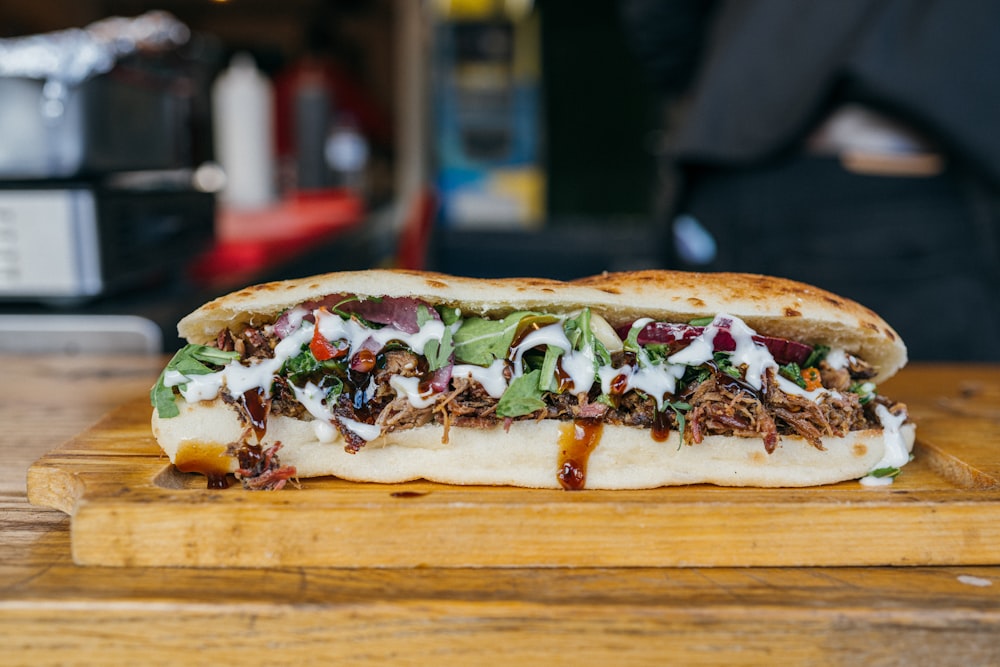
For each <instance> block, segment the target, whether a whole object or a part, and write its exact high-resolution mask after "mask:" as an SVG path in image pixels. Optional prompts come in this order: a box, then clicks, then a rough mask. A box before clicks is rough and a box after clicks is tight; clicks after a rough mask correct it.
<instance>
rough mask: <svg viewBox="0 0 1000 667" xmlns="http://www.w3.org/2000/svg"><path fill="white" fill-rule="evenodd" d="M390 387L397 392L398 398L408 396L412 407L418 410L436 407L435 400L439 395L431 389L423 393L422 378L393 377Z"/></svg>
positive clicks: (390, 379)
mask: <svg viewBox="0 0 1000 667" xmlns="http://www.w3.org/2000/svg"><path fill="white" fill-rule="evenodd" d="M389 386H390V387H392V388H393V389H394V390H395V392H396V395H397V396H406V399H407V400H408V401H409V402H410V405H412V406H413V407H415V408H417V409H422V408H429V407H431V406H432V405H434V398H435V396H436V395H437V392H435V391H434V390H433V389H430V390H428V391H426V392H424V393H421V392H420V378H418V377H403V376H402V375H393V376H392V377H391V378H389Z"/></svg>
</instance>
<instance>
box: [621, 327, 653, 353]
mask: <svg viewBox="0 0 1000 667" xmlns="http://www.w3.org/2000/svg"><path fill="white" fill-rule="evenodd" d="M646 324H648V322H643V323H641V324H640V322H639V321H636V322H634V323H633V324H632V328H631V329H629V330H628V336H626V337H625V340H624V341H622V347H623V349H624V350H625V351H626V352H639V351H640V346H639V334H640V333H642V330H643V329H645V328H646Z"/></svg>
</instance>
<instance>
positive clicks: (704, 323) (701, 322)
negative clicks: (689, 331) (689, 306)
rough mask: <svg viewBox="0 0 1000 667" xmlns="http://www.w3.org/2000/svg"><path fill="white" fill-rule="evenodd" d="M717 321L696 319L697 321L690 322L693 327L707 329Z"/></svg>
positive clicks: (712, 318) (702, 318)
mask: <svg viewBox="0 0 1000 667" xmlns="http://www.w3.org/2000/svg"><path fill="white" fill-rule="evenodd" d="M714 321H715V318H714V317H711V316H709V317H696V318H695V319H693V320H691V321H689V322H688V324H690V325H691V326H693V327H707V326H708V325H709V324H711V323H712V322H714Z"/></svg>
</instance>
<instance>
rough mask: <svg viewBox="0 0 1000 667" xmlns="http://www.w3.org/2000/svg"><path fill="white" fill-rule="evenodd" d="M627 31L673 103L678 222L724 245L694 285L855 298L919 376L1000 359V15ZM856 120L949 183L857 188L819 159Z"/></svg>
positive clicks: (705, 15) (755, 17) (776, 7)
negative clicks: (712, 280) (734, 277)
mask: <svg viewBox="0 0 1000 667" xmlns="http://www.w3.org/2000/svg"><path fill="white" fill-rule="evenodd" d="M623 16H624V18H625V22H626V27H627V28H628V29H629V31H630V35H631V36H632V38H633V42H634V45H635V49H636V52H637V53H638V54H639V55H640V56H641V57H642V58H643V60H644V61H645V63H646V64H647V65H648V66H649V69H650V71H651V72H652V74H653V76H654V78H655V80H656V82H657V83H658V84H660V87H661V88H662V90H663V91H664V93H666V94H667V95H668V96H669V97H670V98H671V99H672V100H673V101H674V106H673V109H672V111H673V115H672V116H671V117H670V120H668V127H667V131H668V134H669V136H670V143H669V147H668V149H667V156H666V157H667V159H668V161H669V164H670V166H672V167H673V172H672V173H673V175H674V177H673V179H672V180H673V183H672V185H673V187H674V188H676V189H677V193H676V196H675V197H674V199H673V201H672V206H671V210H670V215H671V217H673V216H674V215H677V214H687V215H689V216H690V217H691V218H693V219H694V220H696V221H697V222H698V223H700V224H701V225H702V226H703V227H704V228H705V229H707V230H708V232H710V234H711V236H712V237H713V238H714V241H715V243H716V245H717V252H716V253H715V254H714V256H712V257H711V258H707V259H703V260H698V261H694V262H692V260H691V259H690V257H688V258H686V259H687V261H688V263H687V264H685V263H684V260H681V259H679V260H678V261H679V262H680V264H681V266H682V267H683V268H693V269H699V270H706V269H708V270H736V271H753V272H759V273H770V274H776V275H783V276H787V277H791V278H795V279H799V280H804V281H806V282H810V283H814V284H817V285H819V286H821V287H824V288H827V289H830V290H832V291H835V292H838V293H841V294H843V295H845V296H849V297H851V298H854V299H857V300H858V301H860V302H861V303H863V304H865V305H867V306H869V307H871V308H873V309H874V310H876V311H877V312H878V313H879V314H880V315H882V316H883V317H884V318H885V319H886V320H887V321H888V322H889V323H890V324H891V325H893V326H894V327H895V328H896V329H897V330H898V331H899V332H900V334H901V335H902V337H903V339H904V340H905V341H906V343H907V346H908V347H909V350H910V356H911V358H913V359H976V360H1000V298H998V291H1000V270H998V261H1000V260H998V247H997V244H998V236H1000V223H998V220H1000V194H998V193H1000V39H997V37H996V34H997V29H998V26H1000V3H993V2H975V1H972V0H924V1H920V0H912V1H907V0H837V1H835V2H828V1H826V0H732V1H722V0H720V1H716V2H711V1H709V0H673V1H667V2H654V1H650V0H627V1H626V2H624V4H623ZM844 105H858V106H861V107H863V108H865V109H871V110H874V111H877V112H879V113H880V114H882V115H884V116H886V117H888V118H890V119H893V120H894V121H898V122H899V123H900V125H901V126H902V127H904V128H907V129H911V130H914V131H915V132H916V133H917V134H918V135H919V136H920V137H922V138H923V139H925V140H926V145H925V147H926V149H927V150H929V151H933V153H934V154H937V155H940V156H942V157H943V158H944V165H945V166H944V168H943V169H941V170H935V171H932V172H928V173H923V174H920V175H906V174H899V173H895V172H892V171H890V172H887V173H877V174H873V173H857V172H856V171H853V170H851V169H847V168H845V166H844V163H843V161H842V159H841V157H842V156H840V155H837V154H835V153H817V152H814V151H811V150H810V149H809V146H810V144H809V140H810V137H811V136H813V134H814V132H815V130H816V128H817V127H818V126H820V125H821V124H822V123H823V122H824V121H825V120H826V119H828V118H829V117H830V115H831V114H833V113H834V112H836V110H837V109H840V108H843V107H844Z"/></svg>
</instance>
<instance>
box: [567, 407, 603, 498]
mask: <svg viewBox="0 0 1000 667" xmlns="http://www.w3.org/2000/svg"><path fill="white" fill-rule="evenodd" d="M603 431H604V422H602V421H601V420H600V419H574V420H573V421H572V422H569V423H566V424H563V425H562V426H561V428H560V434H559V472H558V473H557V474H556V477H557V478H558V479H559V484H560V485H561V486H562V488H564V489H566V490H567V491H579V490H580V489H582V488H584V486H586V484H587V462H588V461H589V460H590V453H591V452H593V451H594V448H595V447H597V443H598V442H600V440H601V433H602V432H603Z"/></svg>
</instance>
